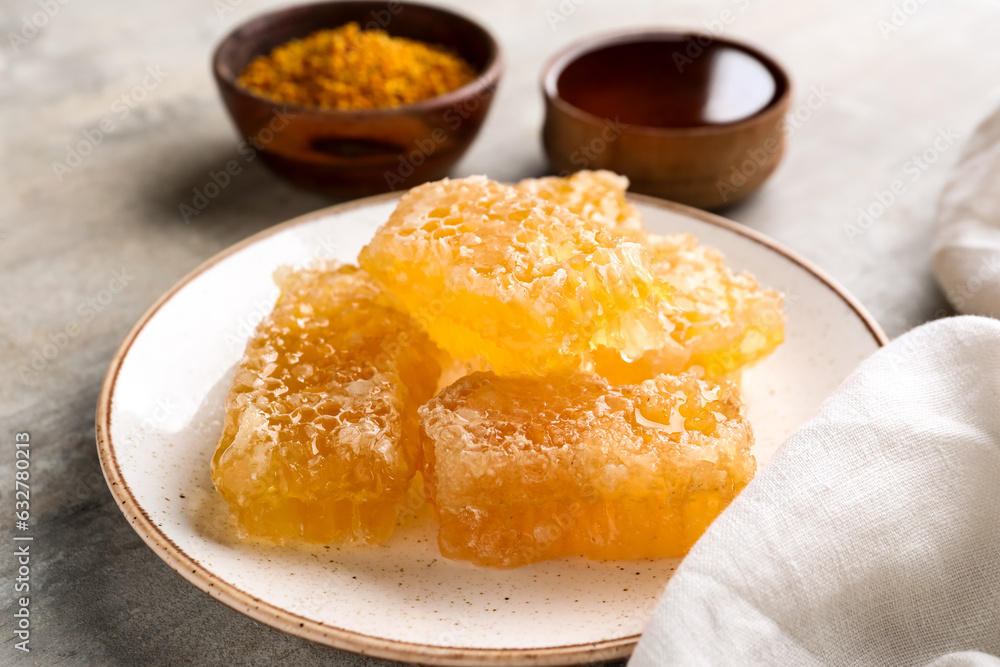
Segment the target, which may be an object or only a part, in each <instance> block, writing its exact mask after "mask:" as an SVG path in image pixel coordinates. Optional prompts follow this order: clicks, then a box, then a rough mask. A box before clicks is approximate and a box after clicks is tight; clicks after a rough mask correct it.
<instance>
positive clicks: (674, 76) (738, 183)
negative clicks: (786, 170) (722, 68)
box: [542, 29, 791, 209]
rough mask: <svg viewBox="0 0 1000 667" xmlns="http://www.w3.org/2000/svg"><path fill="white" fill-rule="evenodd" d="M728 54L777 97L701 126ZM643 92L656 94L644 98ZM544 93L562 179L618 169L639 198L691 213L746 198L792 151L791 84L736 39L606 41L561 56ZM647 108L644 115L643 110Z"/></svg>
mask: <svg viewBox="0 0 1000 667" xmlns="http://www.w3.org/2000/svg"><path fill="white" fill-rule="evenodd" d="M713 50H715V53H716V55H714V56H713ZM722 50H727V51H728V50H732V53H735V54H736V55H737V57H738V58H739V59H744V60H745V61H746V62H747V63H750V64H751V65H752V66H753V67H754V68H756V69H755V70H753V71H754V73H755V74H756V75H757V76H759V77H760V78H761V80H762V81H763V80H765V79H766V77H768V76H769V77H770V78H771V80H772V83H773V91H771V93H767V92H766V90H765V92H762V93H761V95H763V97H761V98H760V101H759V108H758V109H757V110H756V111H754V110H753V109H754V108H755V107H748V109H749V110H748V111H747V114H746V115H745V117H738V116H736V117H734V118H733V120H732V121H731V122H722V121H720V122H715V121H710V120H705V119H702V122H697V121H696V120H693V119H695V118H697V117H698V115H699V113H700V110H702V111H703V110H704V109H705V108H707V105H706V99H707V97H708V95H709V94H710V92H711V90H712V86H713V85H716V84H717V83H718V81H714V82H713V78H714V77H716V78H717V72H716V71H714V70H713V67H718V66H719V65H718V61H713V60H712V59H713V58H720V57H721V56H719V55H718V53H719V52H721V51H722ZM675 54H676V55H675ZM730 55H731V54H730ZM741 62H742V60H741ZM713 63H714V64H713ZM645 86H651V87H652V88H651V90H653V94H651V95H640V93H638V92H637V89H641V88H644V87H645ZM542 90H543V92H544V95H545V125H544V129H543V131H542V140H543V143H544V145H545V152H546V153H547V155H548V158H549V162H550V163H551V165H552V167H553V168H554V169H555V170H556V171H557V172H560V173H564V172H572V171H577V170H579V169H610V170H612V171H615V172H618V173H620V174H624V175H626V176H628V177H629V179H630V181H631V189H632V190H634V191H636V192H642V193H646V194H651V195H655V196H657V197H662V198H664V199H669V200H672V201H676V202H680V203H682V204H688V205H690V206H697V207H699V208H707V209H711V208H718V207H721V206H724V205H728V204H732V203H734V202H736V201H739V200H740V199H742V198H744V197H746V196H747V195H749V194H750V193H751V192H753V191H754V190H756V189H757V188H758V187H760V185H761V184H762V183H763V182H764V181H765V180H766V179H767V178H768V176H770V175H771V173H772V172H773V171H774V169H775V167H777V165H778V163H779V162H780V161H781V157H782V155H783V153H784V150H785V132H784V117H785V114H786V113H787V111H788V106H789V101H790V99H791V84H790V82H789V79H788V75H787V74H785V72H784V70H783V69H782V68H781V67H780V66H779V65H778V64H777V63H776V62H774V60H772V59H771V58H769V57H768V56H766V55H764V54H763V53H761V52H760V51H758V50H756V49H754V48H753V47H750V46H747V45H745V44H741V43H739V42H735V41H733V40H727V39H721V38H718V37H712V36H709V35H699V34H695V33H689V32H677V31H671V30H647V29H643V30H636V31H629V32H624V33H615V34H611V35H602V36H599V37H596V38H591V39H589V40H586V41H585V42H582V43H579V44H576V45H573V46H570V47H569V48H568V49H566V50H564V51H563V52H561V53H560V54H558V55H557V56H555V58H553V59H552V60H551V61H550V62H549V64H548V65H547V66H546V68H545V70H544V71H543V73H542ZM762 90H764V89H762ZM651 98H655V99H651ZM751 101H752V100H751ZM644 105H645V106H647V107H648V109H647V110H646V111H645V112H643V111H641V110H638V111H637V109H638V107H640V106H644ZM619 115H620V117H619ZM616 118H619V120H618V122H616ZM628 118H633V119H634V118H639V119H640V120H639V121H636V120H632V121H631V122H628V120H626V119H628ZM644 118H649V119H653V118H655V119H657V121H658V123H659V124H653V123H652V122H651V120H650V121H649V122H643V119H644Z"/></svg>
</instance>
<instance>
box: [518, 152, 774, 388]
mask: <svg viewBox="0 0 1000 667" xmlns="http://www.w3.org/2000/svg"><path fill="white" fill-rule="evenodd" d="M517 187H518V189H521V190H524V191H526V192H531V193H533V194H535V195H537V196H539V197H542V198H543V199H546V200H548V201H551V202H553V203H555V204H558V205H560V206H562V207H564V208H566V209H568V210H570V211H572V212H574V213H576V214H577V215H580V216H581V217H583V218H586V219H588V220H590V221H592V222H595V223H597V224H600V225H603V226H605V227H607V228H609V229H614V230H616V231H617V232H620V233H622V234H623V236H624V237H625V238H626V239H628V240H631V241H634V242H636V243H639V244H640V245H642V246H643V247H645V248H646V249H647V250H648V251H649V252H650V253H651V255H652V258H653V263H652V271H653V274H654V276H655V277H656V278H658V279H659V280H660V281H661V282H664V283H667V284H669V285H670V286H671V287H672V288H673V291H671V292H670V293H669V298H671V299H672V303H673V305H675V306H676V308H675V309H671V310H669V311H666V312H667V314H668V316H669V317H670V319H671V322H672V324H673V328H672V331H671V338H672V343H671V344H669V345H665V346H663V347H662V348H660V349H658V350H651V351H649V352H647V353H645V354H643V355H642V356H641V357H640V358H638V359H623V358H622V355H621V354H620V353H619V352H618V350H615V349H609V348H606V347H598V348H597V349H595V350H593V351H592V352H591V353H589V354H586V355H585V357H586V361H585V362H584V363H583V364H582V367H583V368H587V369H592V370H595V371H596V372H598V373H600V374H601V375H604V376H605V377H607V378H609V379H610V380H611V381H612V382H615V383H635V382H641V381H643V380H646V379H649V378H651V377H654V376H655V375H658V374H659V373H679V372H681V371H683V370H685V369H687V368H690V367H691V366H701V367H703V368H704V369H705V371H706V373H707V374H708V375H709V376H712V377H723V376H733V377H735V376H736V375H737V374H738V373H739V371H740V370H741V369H743V368H744V367H746V366H749V365H751V364H753V363H754V362H756V361H759V360H760V359H762V358H764V357H766V356H767V355H769V354H770V353H771V352H773V351H774V349H775V348H776V347H777V346H778V345H780V344H781V343H782V342H783V341H784V322H785V318H784V312H783V299H782V296H781V295H780V294H779V293H777V292H775V291H773V290H766V289H764V288H762V287H761V286H760V285H759V284H758V283H757V281H756V280H755V279H754V277H753V276H751V275H750V274H748V273H741V274H736V273H734V272H733V271H732V270H731V269H730V268H729V266H728V265H727V263H726V261H725V258H724V257H723V256H722V254H721V253H720V252H719V251H718V250H716V249H714V248H711V247H709V246H705V245H701V244H700V243H699V242H698V240H697V239H696V238H695V237H694V236H692V235H690V234H672V235H669V236H660V235H657V234H652V233H649V232H646V231H645V230H643V229H642V224H641V214H640V212H639V211H638V209H637V208H636V207H635V206H634V205H633V204H632V203H631V202H629V201H628V199H627V198H626V195H625V191H626V190H627V188H628V179H627V178H626V177H624V176H619V175H617V174H614V173H612V172H609V171H603V170H602V171H586V170H584V171H579V172H576V173H575V174H572V175H570V176H568V177H565V178H560V177H555V176H549V177H545V178H537V179H527V180H524V181H521V182H520V183H518V184H517Z"/></svg>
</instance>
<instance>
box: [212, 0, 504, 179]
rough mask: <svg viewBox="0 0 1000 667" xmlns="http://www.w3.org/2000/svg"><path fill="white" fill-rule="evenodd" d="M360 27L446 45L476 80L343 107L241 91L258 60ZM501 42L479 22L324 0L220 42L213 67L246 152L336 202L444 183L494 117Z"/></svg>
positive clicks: (247, 26) (427, 10) (445, 13)
mask: <svg viewBox="0 0 1000 667" xmlns="http://www.w3.org/2000/svg"><path fill="white" fill-rule="evenodd" d="M350 21H357V22H358V23H359V24H360V25H361V27H362V28H381V29H384V30H386V31H387V32H388V33H389V34H390V35H393V36H398V37H408V38H410V39H417V40H421V41H424V42H428V43H431V44H441V45H443V46H445V47H448V48H450V49H452V50H454V51H455V52H456V53H458V54H459V55H460V56H462V57H463V58H465V59H466V60H467V61H468V62H469V63H470V64H471V65H472V66H473V67H475V68H476V70H477V71H478V72H479V76H478V77H477V78H476V79H475V81H473V82H471V83H469V84H468V85H465V86H463V87H462V88H459V89H458V90H454V91H452V92H450V93H446V94H444V95H439V96H437V97H433V98H431V99H428V100H424V101H422V102H417V103H416V104H408V105H404V106H399V107H393V108H384V109H362V110H337V109H321V108H318V107H307V106H300V105H295V104H284V103H281V102H275V101H274V100H271V99H269V98H266V97H263V96H261V95H258V94H256V93H253V92H251V91H250V90H247V89H246V88H243V87H242V86H240V85H238V84H237V82H236V80H237V77H238V76H239V75H240V74H241V73H242V72H243V70H244V68H246V66H247V64H249V63H250V61H251V60H253V59H254V58H255V57H257V56H259V55H263V54H267V53H270V51H271V50H272V49H273V48H274V47H276V46H279V45H281V44H284V43H286V42H288V41H289V40H292V39H297V38H301V37H305V36H306V35H308V34H310V33H312V32H315V31H316V30H321V29H325V28H337V27H340V26H342V25H344V24H345V23H348V22H350ZM502 62H503V59H502V54H501V51H500V46H499V44H498V43H497V41H496V40H495V39H494V38H493V37H492V35H490V33H489V32H488V31H487V30H486V29H485V28H483V27H482V26H480V25H479V24H478V23H476V22H474V21H472V20H470V19H468V18H465V17H464V16H461V15H459V14H456V13H454V12H452V11H449V10H445V9H440V8H437V7H429V6H426V5H419V4H414V3H408V2H391V3H386V2H322V3H317V4H311V5H299V6H294V7H289V8H286V9H281V10H278V11H274V12H270V13H267V14H264V15H261V16H258V17H256V18H253V19H251V20H250V21H248V22H246V23H244V24H243V25H241V26H239V27H238V28H236V29H235V30H234V31H233V32H231V33H230V34H229V35H228V36H227V37H226V38H225V39H223V40H222V42H221V43H220V44H219V46H218V48H217V49H216V51H215V56H214V58H213V71H214V74H215V80H216V83H217V84H218V86H219V90H220V92H221V93H222V99H223V100H224V102H225V104H226V108H227V109H228V110H229V114H230V116H231V117H232V119H233V122H234V123H235V125H236V127H237V129H238V130H239V132H240V135H241V136H243V137H245V138H246V142H247V150H256V151H257V152H259V154H260V157H261V159H262V160H263V161H264V163H265V164H267V165H268V166H269V167H270V168H271V169H272V170H274V172H275V173H277V174H278V175H280V176H282V177H283V178H285V179H287V180H289V181H291V182H292V183H294V184H296V185H299V186H302V187H305V188H307V189H310V190H315V191H319V192H322V193H325V194H328V195H332V196H335V197H339V198H353V197H360V196H364V195H370V194H374V193H379V192H388V191H390V190H400V189H405V188H409V187H412V186H414V185H417V184H419V183H423V182H425V181H431V180H435V179H439V178H443V177H444V176H445V175H447V173H448V170H449V169H450V168H451V167H452V165H454V164H455V162H457V161H458V159H459V158H460V157H461V156H462V154H463V153H464V152H465V151H466V150H467V149H468V147H469V145H470V144H471V143H472V140H473V139H474V138H475V137H476V134H477V133H478V132H479V128H480V126H481V125H482V123H483V120H484V119H485V117H486V114H487V112H488V111H489V108H490V104H491V102H492V101H493V96H494V93H495V92H496V88H497V84H498V83H499V81H500V74H501V71H502V69H503V64H502Z"/></svg>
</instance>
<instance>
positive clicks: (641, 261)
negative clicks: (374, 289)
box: [359, 176, 676, 374]
mask: <svg viewBox="0 0 1000 667" xmlns="http://www.w3.org/2000/svg"><path fill="white" fill-rule="evenodd" d="M359 261H360V263H361V266H362V267H363V268H364V269H365V270H367V271H368V272H369V273H370V274H371V275H372V276H373V277H374V278H375V279H377V280H378V281H379V282H380V283H381V284H382V285H384V286H385V287H386V288H387V289H388V290H389V291H390V292H392V293H393V294H394V295H395V296H396V297H397V298H398V299H399V300H400V302H401V303H402V304H403V305H404V307H405V308H406V309H407V311H408V312H410V313H411V314H412V315H413V316H414V317H415V318H416V319H417V320H418V321H419V322H420V324H421V325H422V326H423V327H424V329H425V330H426V331H427V333H428V334H429V335H430V337H431V339H432V340H434V342H436V343H437V344H438V345H439V346H440V347H441V348H442V349H443V350H445V351H446V352H447V353H448V354H449V355H450V356H451V357H452V358H454V359H458V360H461V361H470V360H472V361H474V362H476V363H484V364H488V365H489V367H490V368H492V369H493V370H495V371H496V372H497V373H500V374H516V373H528V374H541V373H545V372H547V371H550V370H558V369H573V368H576V367H578V366H579V364H580V362H581V359H582V355H583V354H584V353H585V352H587V351H589V350H591V349H594V348H596V347H597V346H604V347H606V348H608V349H610V350H614V351H616V352H617V353H619V354H620V355H624V357H625V358H629V359H634V358H637V357H639V356H640V355H641V354H642V353H643V352H645V351H647V350H654V349H662V348H665V347H670V346H675V345H676V343H674V342H673V339H672V338H671V336H670V334H671V330H672V328H673V326H674V325H673V323H672V321H671V319H670V317H669V314H670V313H671V312H672V311H673V310H674V307H673V305H672V304H671V303H670V298H669V292H670V288H669V286H667V285H665V284H663V283H662V282H661V281H658V280H657V279H656V278H654V277H653V276H652V274H651V272H650V270H651V265H650V256H649V253H648V252H647V251H646V250H645V249H644V248H643V247H642V246H641V245H640V244H638V243H636V242H635V240H634V239H628V238H625V237H624V236H622V235H620V234H615V233H614V232H612V231H610V230H608V229H606V228H605V227H603V226H601V225H598V224H596V223H593V222H590V221H587V220H584V219H582V218H580V217H579V216H577V215H576V214H574V213H572V212H570V211H569V210H567V209H564V208H562V207H561V206H557V205H555V204H553V203H552V202H549V201H546V200H543V199H539V198H538V197H535V196H533V195H530V194H528V193H525V192H521V191H519V190H517V189H515V188H513V187H510V186H505V185H501V184H499V183H495V182H493V181H489V180H487V179H486V178H484V177H482V176H474V177H471V178H465V179H459V180H447V179H446V180H444V181H439V182H436V183H428V184H425V185H421V186H419V187H417V188H414V189H413V190H411V191H410V192H408V193H407V194H406V195H404V196H403V197H402V199H401V200H400V202H399V205H398V207H397V208H396V210H395V211H394V212H393V213H392V215H391V217H390V219H389V221H388V222H387V223H386V224H385V225H383V226H382V227H381V228H379V230H378V231H377V232H376V233H375V237H374V238H373V240H372V241H371V243H370V244H368V245H367V246H366V247H365V248H364V249H363V250H362V251H361V255H360V256H359ZM477 360H478V361H477Z"/></svg>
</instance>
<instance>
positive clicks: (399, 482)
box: [212, 264, 441, 543]
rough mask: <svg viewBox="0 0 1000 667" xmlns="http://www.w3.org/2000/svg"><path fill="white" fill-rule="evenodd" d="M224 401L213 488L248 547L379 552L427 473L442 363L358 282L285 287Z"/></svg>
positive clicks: (332, 275) (317, 275)
mask: <svg viewBox="0 0 1000 667" xmlns="http://www.w3.org/2000/svg"><path fill="white" fill-rule="evenodd" d="M276 280H277V282H278V284H279V286H280V288H281V293H280V296H279V297H278V300H277V303H276V304H275V306H274V310H273V312H272V313H271V314H270V315H269V316H268V317H267V318H266V319H265V320H264V321H262V322H261V323H260V325H259V326H258V327H257V330H256V332H255V333H254V335H253V337H252V338H251V339H250V341H249V343H248V344H247V348H246V352H245V354H244V357H243V360H242V362H241V363H240V364H239V366H238V368H237V370H236V375H235V377H234V379H233V383H232V388H231V389H230V390H229V394H228V396H227V398H226V416H225V430H224V432H223V435H222V438H221V439H220V440H219V442H218V445H217V446H216V451H215V456H214V457H213V459H212V481H213V482H214V483H215V486H216V488H217V489H218V490H219V492H220V493H221V494H222V496H223V497H224V498H225V499H226V501H227V502H228V503H229V506H230V509H231V511H232V514H233V516H234V517H235V520H236V524H237V527H238V529H239V532H240V534H241V535H242V536H244V537H246V536H250V537H258V538H263V539H266V540H270V541H273V542H278V543H283V542H285V541H288V540H298V541H305V542H314V543H330V542H358V543H371V542H379V541H382V540H384V539H385V538H387V537H388V536H389V535H390V534H391V533H392V531H393V529H394V527H395V525H396V519H397V516H398V514H399V512H400V509H401V506H402V504H403V503H404V500H405V495H406V493H407V490H408V488H409V485H410V482H411V480H412V479H413V477H414V475H415V473H416V472H417V470H418V467H419V456H420V450H419V439H418V435H417V431H418V425H417V412H416V411H417V407H418V406H419V405H420V404H422V403H424V402H426V401H427V400H428V399H430V398H431V396H433V394H434V391H435V388H436V384H437V380H438V376H439V375H440V372H441V362H440V352H439V351H438V350H437V349H436V348H435V346H434V345H433V344H432V343H431V342H430V341H429V339H428V338H427V336H426V335H425V334H424V333H423V332H422V331H421V330H420V329H419V327H417V326H416V324H415V323H414V321H413V320H412V319H411V318H410V317H409V316H408V315H406V314H405V313H403V312H401V311H399V310H398V309H396V308H395V307H394V306H393V304H392V302H391V301H390V299H389V298H388V297H387V295H386V294H384V292H383V291H382V290H381V288H380V287H378V286H377V285H376V284H375V283H374V281H372V280H371V278H370V277H369V276H368V275H367V274H366V273H365V272H364V271H361V270H360V269H358V268H356V267H349V266H335V265H327V264H321V265H320V266H318V267H316V268H310V269H303V270H300V271H291V270H281V271H279V272H278V273H277V274H276Z"/></svg>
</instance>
